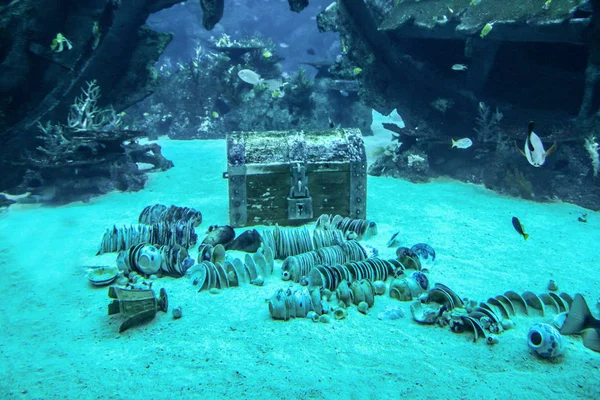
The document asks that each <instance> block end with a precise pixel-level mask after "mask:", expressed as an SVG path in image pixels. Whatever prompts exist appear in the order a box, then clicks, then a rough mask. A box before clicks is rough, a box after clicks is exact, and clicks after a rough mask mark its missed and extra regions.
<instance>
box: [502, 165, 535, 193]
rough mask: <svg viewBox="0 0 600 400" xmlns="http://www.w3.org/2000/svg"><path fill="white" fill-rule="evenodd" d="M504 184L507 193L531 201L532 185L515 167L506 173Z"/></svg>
mask: <svg viewBox="0 0 600 400" xmlns="http://www.w3.org/2000/svg"><path fill="white" fill-rule="evenodd" d="M504 183H505V185H506V188H507V190H508V191H509V193H514V194H518V195H519V196H520V197H522V198H524V199H528V200H531V199H533V184H532V183H531V181H530V180H529V179H527V178H526V177H525V174H523V173H522V172H521V171H519V169H518V168H517V167H515V168H513V170H512V171H511V170H508V171H506V176H505V177H504Z"/></svg>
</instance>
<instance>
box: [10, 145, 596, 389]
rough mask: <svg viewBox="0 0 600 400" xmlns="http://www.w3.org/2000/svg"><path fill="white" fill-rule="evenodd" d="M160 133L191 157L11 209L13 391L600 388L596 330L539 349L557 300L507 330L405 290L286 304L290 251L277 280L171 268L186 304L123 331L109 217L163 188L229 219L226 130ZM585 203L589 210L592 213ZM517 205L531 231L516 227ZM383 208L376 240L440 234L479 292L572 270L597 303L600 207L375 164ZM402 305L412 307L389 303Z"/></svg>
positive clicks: (440, 256) (577, 289) (459, 278)
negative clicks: (320, 308)
mask: <svg viewBox="0 0 600 400" xmlns="http://www.w3.org/2000/svg"><path fill="white" fill-rule="evenodd" d="M367 142H368V144H369V146H370V147H372V146H373V145H374V144H375V143H376V142H377V138H368V139H367ZM160 144H161V146H163V150H164V155H165V156H166V157H167V158H169V159H171V160H173V161H174V163H175V167H174V168H173V169H171V170H169V171H166V172H161V173H154V174H151V175H150V178H149V181H148V183H147V186H146V188H145V189H144V190H143V191H140V192H137V193H118V192H115V193H111V194H108V195H106V196H103V197H100V198H96V199H93V200H92V201H90V202H88V203H85V204H84V203H75V204H70V205H67V206H62V207H48V206H40V205H16V206H12V207H11V208H10V209H9V210H7V211H6V212H4V213H2V214H1V215H0V266H1V268H2V271H3V276H2V278H1V279H0V293H2V301H0V318H1V327H2V329H1V331H0V371H2V375H1V376H2V379H0V398H1V399H60V398H65V399H76V398H77V399H145V400H146V399H173V398H203V399H210V398H217V397H223V398H249V399H266V398H273V399H283V398H285V399H341V398H345V399H398V398H409V399H421V398H422V399H434V398H436V399H442V398H447V399H523V398H527V399H528V400H535V399H562V400H564V399H599V398H600V353H595V352H593V351H591V350H589V349H586V348H585V347H584V346H583V345H582V343H581V340H580V338H579V337H578V336H568V337H565V339H566V340H565V346H566V351H565V355H564V356H563V357H561V358H559V359H558V360H556V361H547V360H543V359H540V358H538V357H536V356H535V355H534V354H533V353H531V351H530V350H529V348H528V347H527V344H526V335H527V331H528V330H529V328H530V326H531V325H533V324H534V323H536V322H542V321H544V319H543V318H542V317H524V316H519V317H517V318H515V323H516V327H515V329H513V330H509V331H506V332H504V333H502V334H501V335H500V336H499V337H500V343H498V344H497V345H494V346H489V345H486V344H485V343H484V342H482V341H479V342H477V343H473V342H472V341H471V340H470V339H471V338H472V335H470V334H469V333H463V334H456V333H452V332H451V331H450V330H449V329H448V328H441V327H438V326H423V325H418V324H417V323H416V322H414V321H413V320H412V318H411V316H410V311H409V303H400V302H397V301H395V300H392V299H390V298H389V297H387V296H380V297H377V298H376V301H375V305H374V307H373V308H372V309H371V310H370V312H369V314H368V315H362V314H360V313H359V312H358V311H357V310H356V307H351V308H350V309H349V313H348V317H347V318H346V319H345V320H341V321H332V322H331V323H329V324H324V323H313V322H311V321H310V320H308V319H294V320H291V321H287V322H284V321H275V320H272V319H271V318H270V315H269V311H268V306H267V304H266V302H265V300H266V299H267V298H269V297H270V296H271V295H272V294H273V293H274V292H275V291H276V290H277V289H278V288H280V287H285V286H286V283H285V282H283V281H282V280H281V279H280V275H279V264H280V263H278V264H277V265H276V270H275V273H274V274H273V275H272V276H270V277H268V278H267V279H266V282H265V285H264V286H262V287H257V286H252V285H248V284H245V285H243V286H240V287H237V288H230V289H225V290H222V291H221V292H220V293H218V294H216V295H213V294H210V293H208V292H200V293H198V292H197V290H195V289H194V287H193V286H191V284H190V282H189V281H188V280H187V279H186V278H181V279H173V278H160V279H158V280H156V281H155V282H154V286H153V287H154V288H155V289H158V288H161V287H164V288H165V289H166V290H167V292H168V294H169V301H170V307H171V308H172V307H174V306H178V305H180V306H182V308H183V318H181V319H179V320H174V319H173V318H172V316H171V313H170V310H169V313H167V314H165V313H162V312H159V313H158V315H157V317H156V318H155V319H154V320H153V321H151V322H150V323H148V324H146V325H143V326H140V327H135V328H132V329H130V330H128V331H126V332H124V333H122V334H119V333H118V326H119V324H120V322H121V319H120V317H119V316H110V317H109V316H108V315H107V305H108V303H109V302H110V299H109V298H108V297H107V288H106V287H104V288H95V287H92V286H91V285H90V284H89V283H88V280H87V278H86V269H85V268H84V266H85V265H102V264H110V265H112V264H114V262H115V254H107V255H103V256H99V257H96V256H95V254H96V252H97V250H98V247H99V244H100V239H101V237H102V234H103V233H104V231H105V229H106V228H108V227H110V226H112V225H113V224H116V225H117V226H119V225H122V224H129V223H135V222H136V221H137V217H138V215H139V213H140V211H141V210H142V209H143V208H144V207H145V206H147V205H150V204H155V203H163V204H166V205H170V204H175V205H179V206H188V207H194V208H196V209H198V210H200V211H201V212H202V214H203V217H204V220H203V222H202V225H201V226H200V227H199V228H197V232H198V233H199V235H200V236H201V237H202V235H203V233H204V231H205V230H206V228H207V227H208V226H209V225H213V224H227V223H228V214H227V181H226V180H225V179H223V178H222V172H223V171H225V169H226V161H225V142H224V141H202V142H200V141H193V142H177V141H170V140H160ZM582 212H588V213H589V222H588V223H587V224H584V223H581V222H578V221H577V217H578V216H579V215H580V214H581V213H582ZM512 216H518V217H519V218H520V219H521V221H522V223H523V225H524V226H525V228H526V230H527V232H529V233H530V235H531V237H530V238H529V240H527V241H524V240H523V238H522V237H521V236H519V235H518V234H517V233H516V232H515V231H514V230H513V227H512V225H511V218H512ZM368 218H369V219H370V220H373V221H376V222H377V224H378V228H379V229H378V230H379V234H378V235H377V236H375V237H374V238H372V239H370V240H368V241H366V244H370V245H372V246H375V247H377V248H378V249H379V250H380V254H381V256H383V257H388V258H392V257H394V254H395V249H393V248H387V247H386V246H385V244H386V242H387V241H388V239H389V238H390V236H391V235H392V234H393V233H394V232H396V231H399V232H400V238H401V242H402V244H403V245H407V246H409V247H410V246H411V245H413V244H415V243H419V242H425V243H428V244H430V245H431V246H433V247H434V248H435V250H436V252H437V260H436V263H435V264H434V265H433V267H432V268H431V272H430V278H431V279H432V280H433V281H437V282H442V283H444V284H446V285H448V286H450V287H451V288H453V289H454V290H455V291H457V292H458V293H459V294H460V295H461V296H465V297H469V298H473V299H478V300H486V299H487V298H488V297H491V296H495V295H498V294H501V293H504V292H505V291H507V290H515V291H517V292H519V293H521V292H523V291H526V290H531V291H533V292H536V293H542V292H545V291H547V290H546V286H547V283H548V280H549V279H554V280H555V281H556V282H557V283H558V285H559V286H560V289H561V290H563V291H566V292H568V293H570V294H574V293H581V294H583V295H584V296H585V298H586V299H587V300H588V303H589V304H590V306H591V308H592V309H594V310H595V309H596V301H597V299H598V298H599V297H600V290H599V288H600V286H599V281H600V273H599V271H600V267H599V261H598V243H600V216H599V215H598V213H594V212H590V211H586V210H584V209H582V208H580V207H577V206H574V205H571V204H564V203H546V204H540V203H534V202H530V201H523V200H519V199H513V198H507V197H502V196H499V195H497V194H494V193H492V192H490V191H488V190H486V189H485V188H483V187H482V186H477V185H470V184H464V183H460V182H455V181H450V180H435V181H433V182H431V183H428V184H412V183H409V182H405V181H402V180H398V179H391V178H381V177H369V178H368ZM240 232H241V231H238V233H240ZM193 254H194V255H195V254H196V253H195V252H194V253H193ZM391 305H400V306H401V307H402V308H403V309H404V312H405V314H406V315H405V317H404V318H402V319H399V320H394V321H382V320H379V319H378V318H377V314H378V313H379V312H381V311H382V310H384V309H385V308H386V307H388V306H391Z"/></svg>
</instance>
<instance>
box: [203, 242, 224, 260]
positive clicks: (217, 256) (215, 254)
mask: <svg viewBox="0 0 600 400" xmlns="http://www.w3.org/2000/svg"><path fill="white" fill-rule="evenodd" d="M202 261H210V262H212V263H213V264H215V263H219V264H221V265H223V264H224V263H225V247H223V245H222V244H218V245H216V246H213V245H210V244H201V245H200V246H199V247H198V263H201V262H202Z"/></svg>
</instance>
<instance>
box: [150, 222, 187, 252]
mask: <svg viewBox="0 0 600 400" xmlns="http://www.w3.org/2000/svg"><path fill="white" fill-rule="evenodd" d="M151 232H152V233H151V236H150V243H153V244H155V245H157V246H162V245H174V244H178V245H181V246H183V247H185V248H186V249H189V248H190V247H192V246H194V245H195V244H196V242H197V241H198V235H196V231H195V229H194V222H193V221H189V222H183V221H177V222H174V223H169V222H158V223H156V224H154V225H152V231H151Z"/></svg>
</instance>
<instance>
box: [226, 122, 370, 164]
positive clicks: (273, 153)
mask: <svg viewBox="0 0 600 400" xmlns="http://www.w3.org/2000/svg"><path fill="white" fill-rule="evenodd" d="M366 159H367V157H366V152H365V145H364V141H363V138H362V134H361V132H360V129H357V128H338V129H325V130H302V129H299V130H288V131H263V132H232V133H230V134H228V135H227V162H228V164H229V166H241V165H247V164H263V165H264V164H283V163H292V162H300V163H326V162H349V163H352V162H366Z"/></svg>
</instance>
